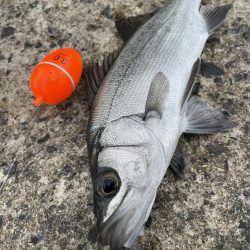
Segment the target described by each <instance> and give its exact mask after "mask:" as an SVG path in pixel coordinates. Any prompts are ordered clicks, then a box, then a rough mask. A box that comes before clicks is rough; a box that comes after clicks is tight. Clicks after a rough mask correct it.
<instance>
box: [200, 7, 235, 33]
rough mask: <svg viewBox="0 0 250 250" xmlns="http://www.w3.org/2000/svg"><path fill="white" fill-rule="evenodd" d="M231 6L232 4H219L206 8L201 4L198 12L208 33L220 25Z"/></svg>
mask: <svg viewBox="0 0 250 250" xmlns="http://www.w3.org/2000/svg"><path fill="white" fill-rule="evenodd" d="M231 7H232V4H227V5H224V6H219V7H216V8H214V9H211V8H208V7H206V6H204V5H202V6H201V8H200V13H201V14H202V15H203V17H204V19H205V21H206V24H207V29H208V33H209V34H212V33H213V32H214V31H215V30H216V29H217V28H218V27H219V26H220V25H221V23H222V22H223V21H224V19H225V18H226V15H227V13H228V11H229V10H230V9H231Z"/></svg>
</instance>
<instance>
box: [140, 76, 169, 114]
mask: <svg viewBox="0 0 250 250" xmlns="http://www.w3.org/2000/svg"><path fill="white" fill-rule="evenodd" d="M168 91H169V81H168V79H167V77H166V76H165V75H164V74H163V73H162V72H158V73H157V74H156V76H155V77H154V79H153V80H152V83H151V86H150V89H149V92H148V98H147V102H146V109H145V116H146V117H147V114H148V113H149V112H151V111H155V112H157V114H158V115H159V116H162V113H163V111H164V100H165V99H166V97H167V94H168Z"/></svg>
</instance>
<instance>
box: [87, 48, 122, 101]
mask: <svg viewBox="0 0 250 250" xmlns="http://www.w3.org/2000/svg"><path fill="white" fill-rule="evenodd" d="M117 55H118V53H117V52H114V53H110V54H109V55H107V56H105V57H104V59H103V62H102V64H101V65H100V64H99V62H98V61H96V62H93V63H92V64H91V65H90V66H89V68H88V71H87V73H86V75H85V78H86V88H87V98H88V103H89V106H91V105H92V103H93V100H94V98H95V95H96V93H97V91H98V89H99V87H100V86H101V84H102V82H103V79H104V77H105V75H106V73H107V72H108V71H109V69H110V67H111V66H112V65H113V62H114V61H115V59H116V58H117Z"/></svg>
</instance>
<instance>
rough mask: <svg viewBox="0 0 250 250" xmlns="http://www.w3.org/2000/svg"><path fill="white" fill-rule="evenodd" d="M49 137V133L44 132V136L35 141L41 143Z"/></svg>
mask: <svg viewBox="0 0 250 250" xmlns="http://www.w3.org/2000/svg"><path fill="white" fill-rule="evenodd" d="M49 138H50V135H49V134H46V135H45V136H43V137H41V138H40V139H38V140H37V143H38V144H42V143H44V142H46V141H48V140H49Z"/></svg>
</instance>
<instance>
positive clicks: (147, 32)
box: [87, 0, 232, 249]
mask: <svg viewBox="0 0 250 250" xmlns="http://www.w3.org/2000/svg"><path fill="white" fill-rule="evenodd" d="M230 7H231V6H230V5H226V6H222V7H217V8H214V9H210V8H208V7H205V6H202V5H201V1H200V0H175V1H170V2H169V3H168V4H167V5H166V6H164V7H163V8H162V9H161V10H160V11H159V12H158V13H156V14H154V15H153V16H152V17H151V15H144V16H140V17H139V18H134V19H133V18H132V19H129V20H128V21H127V23H125V21H124V24H122V23H121V22H117V27H118V28H119V33H120V34H121V36H122V37H123V38H124V40H127V43H126V45H125V47H124V48H123V50H122V51H121V53H120V54H119V56H118V57H117V59H116V60H115V62H114V63H113V64H112V57H109V58H107V59H106V60H105V62H104V66H103V67H99V66H98V65H94V66H93V70H92V74H90V75H89V76H87V83H88V86H89V88H90V89H91V88H92V90H90V91H89V92H88V93H89V96H90V99H93V98H94V101H93V105H92V109H91V117H90V121H89V128H88V149H89V156H90V162H91V173H92V178H93V189H94V213H95V216H96V219H97V230H98V235H99V240H100V241H101V242H102V243H104V244H109V245H110V248H111V249H122V248H123V247H127V248H130V247H131V246H132V245H133V243H134V241H135V240H136V238H137V237H138V236H139V235H142V234H143V230H144V225H145V223H146V222H147V220H148V217H149V215H150V211H151V209H152V206H153V203H154V200H155V197H156V192H157V188H158V187H159V185H160V183H161V180H162V178H163V177H164V175H165V173H166V171H167V169H168V167H169V166H170V168H171V169H172V170H173V171H174V173H175V174H177V175H178V176H179V177H182V178H184V177H185V176H186V174H187V172H188V169H189V167H190V164H189V160H188V158H187V157H186V156H185V155H184V154H183V153H182V152H181V149H180V148H179V146H177V144H178V141H179V138H180V136H181V135H182V134H183V133H184V132H185V133H193V134H211V133H215V132H218V131H225V130H227V129H229V128H231V127H232V123H231V122H230V121H229V120H228V119H227V118H226V117H225V116H224V115H223V114H222V113H221V112H219V111H216V110H214V109H212V108H211V107H209V106H208V105H207V104H205V103H204V102H203V101H202V99H201V98H200V97H198V96H196V95H193V94H192V92H193V88H194V76H195V74H196V72H197V71H198V69H199V62H200V59H199V58H200V55H201V53H202V50H203V47H204V45H205V43H206V40H207V38H208V37H209V35H210V34H212V33H213V32H214V31H215V30H216V29H217V28H218V27H219V26H220V24H221V23H222V21H223V20H224V18H225V17H226V14H227V12H228V11H229V9H230ZM146 19H148V20H147V21H146ZM145 21H146V22H145ZM143 22H144V23H143ZM140 24H141V26H140V27H138V26H139V25H140ZM132 32H134V34H133V35H132V34H131V33H132ZM131 35H132V36H131ZM111 64H112V66H111V67H110V69H108V66H109V65H111ZM106 72H107V74H106V76H104V75H105V73H106ZM102 78H104V79H102ZM99 85H100V86H99ZM98 88H99V89H98ZM96 92H97V93H96ZM95 93H96V96H95V97H94V95H95Z"/></svg>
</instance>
